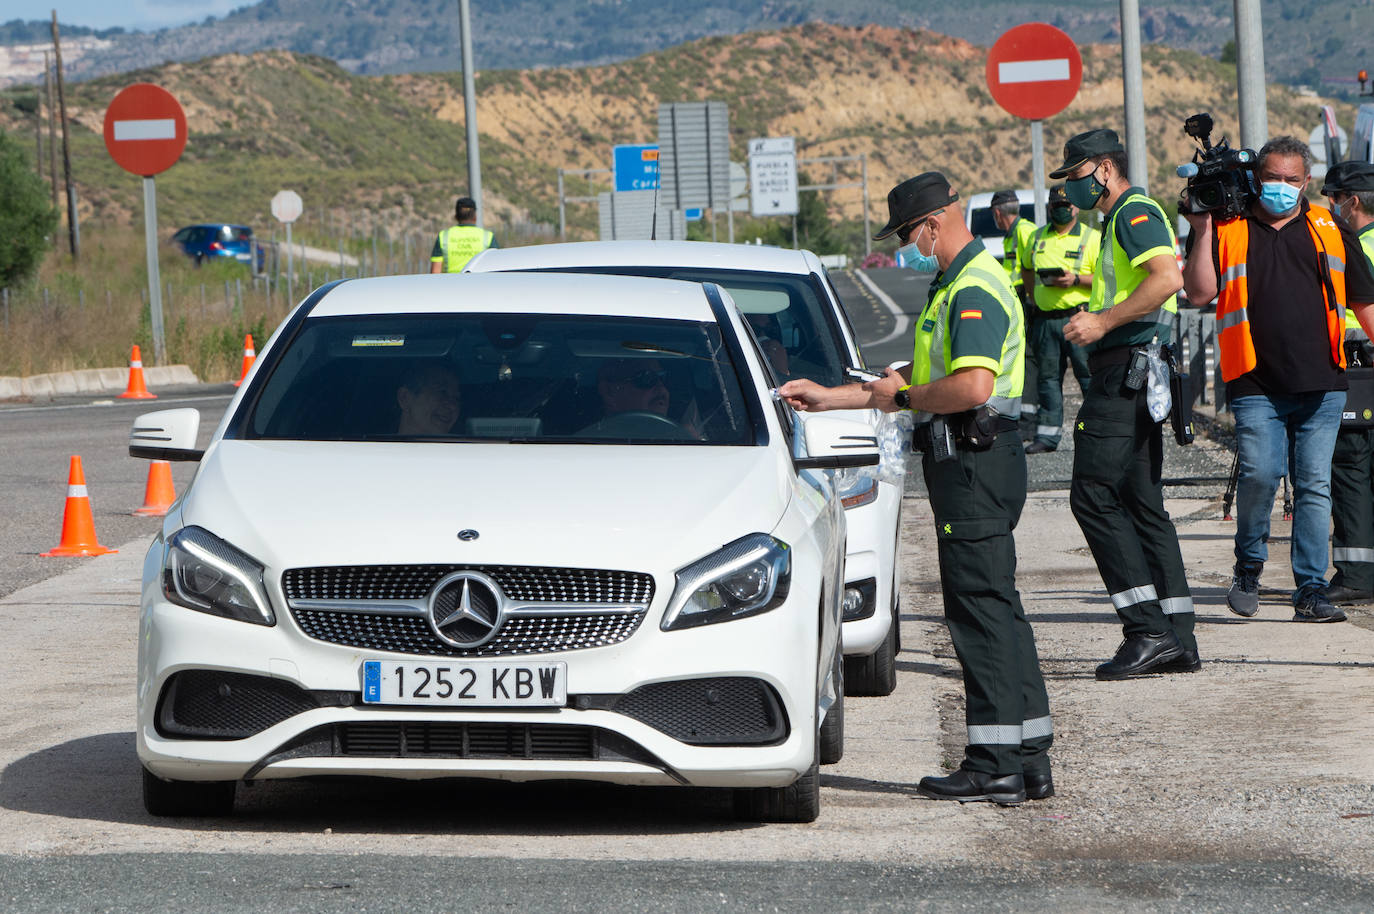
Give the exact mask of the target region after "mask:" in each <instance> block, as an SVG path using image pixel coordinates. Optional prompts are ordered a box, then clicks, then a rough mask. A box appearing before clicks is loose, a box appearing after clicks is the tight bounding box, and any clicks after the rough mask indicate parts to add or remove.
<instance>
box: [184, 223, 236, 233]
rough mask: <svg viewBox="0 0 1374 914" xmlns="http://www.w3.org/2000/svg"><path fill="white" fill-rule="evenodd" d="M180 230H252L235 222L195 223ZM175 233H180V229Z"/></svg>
mask: <svg viewBox="0 0 1374 914" xmlns="http://www.w3.org/2000/svg"><path fill="white" fill-rule="evenodd" d="M181 228H212V229H217V228H235V229H244V230H245V231H249V232H251V231H252V230H253V229H252V227H251V226H247V225H239V224H238V223H237V222H196V223H193V224H191V225H183V226H182V227H181ZM177 231H181V229H177Z"/></svg>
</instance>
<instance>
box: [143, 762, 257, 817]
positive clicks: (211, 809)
mask: <svg viewBox="0 0 1374 914" xmlns="http://www.w3.org/2000/svg"><path fill="white" fill-rule="evenodd" d="M234 787H235V782H234V781H168V780H164V779H162V778H160V777H158V776H157V775H155V774H153V773H152V772H151V771H149V770H148V769H147V768H144V769H143V808H144V809H146V810H148V814H149V815H154V816H167V817H182V816H227V815H229V814H230V813H231V812H233V811H234Z"/></svg>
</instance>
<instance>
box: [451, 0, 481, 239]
mask: <svg viewBox="0 0 1374 914" xmlns="http://www.w3.org/2000/svg"><path fill="white" fill-rule="evenodd" d="M468 5H469V4H468V0H458V33H459V36H458V37H459V40H460V41H461V43H462V47H463V118H464V120H465V121H466V122H467V129H468V196H469V197H471V198H472V199H473V201H474V202H476V204H477V225H478V226H479V227H482V228H485V227H486V223H485V222H483V221H482V214H483V207H482V157H481V155H479V154H478V151H477V92H476V90H475V89H474V87H473V75H472V17H471V16H470V15H469V12H468Z"/></svg>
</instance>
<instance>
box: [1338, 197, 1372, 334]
mask: <svg viewBox="0 0 1374 914" xmlns="http://www.w3.org/2000/svg"><path fill="white" fill-rule="evenodd" d="M1360 247H1361V248H1363V249H1364V259H1365V260H1368V261H1369V265H1370V266H1371V267H1374V222H1371V223H1369V224H1368V225H1366V226H1365V227H1364V228H1362V229H1360ZM1345 338H1346V339H1348V340H1367V339H1369V335H1368V334H1367V333H1365V332H1364V328H1363V327H1361V326H1360V319H1359V318H1358V317H1356V316H1355V312H1354V310H1353V309H1351V308H1346V309H1345Z"/></svg>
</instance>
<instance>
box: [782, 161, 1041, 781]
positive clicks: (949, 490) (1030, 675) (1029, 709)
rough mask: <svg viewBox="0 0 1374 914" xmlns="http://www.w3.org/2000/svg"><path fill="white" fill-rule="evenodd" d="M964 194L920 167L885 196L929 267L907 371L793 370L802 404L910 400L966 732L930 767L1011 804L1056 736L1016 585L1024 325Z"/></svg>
mask: <svg viewBox="0 0 1374 914" xmlns="http://www.w3.org/2000/svg"><path fill="white" fill-rule="evenodd" d="M958 199H959V197H958V194H956V193H955V192H954V191H953V190H952V189H951V188H950V186H949V182H948V181H947V180H945V177H944V175H942V174H940V173H939V172H933V171H932V172H926V173H925V174H921V175H917V176H916V177H914V178H911V179H910V180H907V181H903V182H902V183H901V184H898V185H897V186H896V187H894V188H893V189H892V191H891V192H890V193H889V194H888V196H887V206H888V214H889V219H888V222H887V224H886V225H885V226H883V228H882V229H881V230H880V231H879V232H878V234H877V235H875V236H874V237H875V238H878V239H882V238H886V237H887V236H889V235H892V234H896V236H897V238H898V239H899V240H900V241H901V243H902V246H901V247H900V248H898V250H897V255H898V260H899V262H901V263H902V265H904V266H907V267H910V268H912V269H915V270H918V271H921V272H932V273H935V277H934V280H933V281H932V283H931V286H930V293H929V297H928V299H927V302H926V305H925V308H924V309H923V310H922V312H921V316H920V320H919V321H918V322H917V325H916V340H915V346H914V351H913V353H912V361H911V365H910V367H909V368H907V369H905V370H904V371H903V372H902V373H898V372H895V371H893V370H892V369H891V368H889V369H887V373H886V376H885V377H883V378H882V379H880V380H877V381H872V382H869V383H866V384H849V385H845V386H842V387H822V386H821V385H819V384H817V383H815V382H814V381H809V380H796V381H789V382H788V383H787V384H784V385H783V386H782V387H781V388H779V393H780V394H781V395H782V396H783V398H784V399H785V400H786V401H787V402H788V403H789V404H790V405H791V406H793V407H794V408H795V409H798V410H804V411H819V410H827V409H872V408H877V409H882V410H885V411H887V412H893V411H895V410H898V409H909V410H911V411H913V412H914V413H915V415H916V435H915V438H914V441H913V444H914V445H915V446H916V447H917V449H919V450H921V451H923V457H922V469H923V471H924V474H925V480H926V487H927V489H928V490H929V492H930V504H931V508H932V509H933V513H934V515H935V530H936V536H937V542H938V551H939V559H940V581H941V589H942V590H943V592H944V605H945V620H946V622H947V623H948V625H949V631H950V636H951V638H952V640H953V641H954V648H955V653H956V654H957V655H958V658H959V664H960V666H961V667H962V668H963V673H964V693H965V704H964V710H965V719H966V723H967V741H966V745H965V748H964V760H963V762H962V764H961V765H960V766H959V770H957V771H955V772H953V773H952V774H950V775H947V776H944V777H933V776H932V777H926V778H922V779H921V782H920V784H919V785H918V787H917V790H918V791H919V792H920V793H921V794H923V795H924V796H927V797H931V798H933V799H939V800H961V801H966V802H967V801H971V800H984V801H990V802H994V803H1000V804H1015V803H1020V802H1021V801H1023V800H1025V799H1027V798H1030V799H1042V798H1044V797H1048V796H1050V795H1052V794H1053V792H1054V783H1053V780H1052V779H1051V776H1050V760H1049V754H1048V750H1049V747H1050V744H1051V742H1052V741H1053V735H1052V732H1051V725H1050V716H1049V699H1048V697H1047V696H1046V693H1045V683H1044V680H1043V679H1042V678H1041V675H1040V664H1039V659H1038V657H1037V655H1036V650H1035V636H1034V634H1033V633H1032V632H1031V627H1030V624H1029V623H1028V622H1027V621H1026V615H1025V612H1024V611H1023V609H1022V607H1021V599H1020V596H1019V595H1018V594H1017V592H1016V581H1015V573H1016V544H1015V542H1014V540H1013V538H1012V530H1013V529H1014V528H1015V527H1016V523H1017V521H1018V520H1019V518H1020V516H1021V509H1022V507H1023V506H1024V505H1025V501H1026V458H1025V453H1024V451H1023V450H1022V447H1021V438H1020V435H1018V434H1017V431H1016V419H1017V416H1018V415H1019V413H1020V399H1021V387H1022V382H1023V361H1024V357H1025V334H1024V330H1023V325H1022V314H1021V305H1020V303H1019V302H1018V301H1017V300H1016V297H1015V296H1014V295H1013V293H1012V291H1011V285H1010V283H1008V282H1007V275H1006V271H1005V270H1003V269H1002V267H1001V266H1000V265H999V264H998V263H997V260H996V259H995V258H994V257H993V256H992V255H991V254H989V253H988V252H987V250H986V249H985V248H984V247H983V243H982V242H981V241H979V240H978V239H976V238H974V237H973V235H972V234H971V233H970V232H969V230H968V228H967V226H966V225H965V224H964V216H963V213H962V212H961V210H960V207H959V205H958V202H957V201H958Z"/></svg>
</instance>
